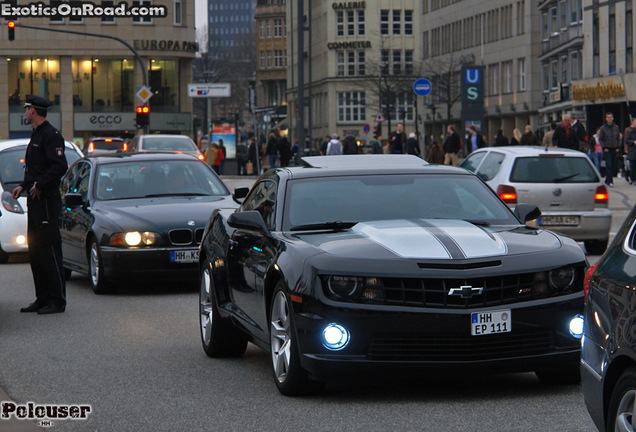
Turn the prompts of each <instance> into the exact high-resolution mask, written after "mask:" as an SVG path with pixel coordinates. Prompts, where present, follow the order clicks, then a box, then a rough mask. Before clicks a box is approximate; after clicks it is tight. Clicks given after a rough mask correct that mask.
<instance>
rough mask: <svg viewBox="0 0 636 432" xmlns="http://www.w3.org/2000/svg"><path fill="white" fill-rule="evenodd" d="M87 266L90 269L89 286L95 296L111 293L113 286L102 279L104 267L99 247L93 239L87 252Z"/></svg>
mask: <svg viewBox="0 0 636 432" xmlns="http://www.w3.org/2000/svg"><path fill="white" fill-rule="evenodd" d="M88 265H89V267H90V274H89V275H90V279H91V286H92V287H93V291H94V292H95V294H110V293H112V292H113V290H114V288H113V285H112V284H110V283H109V282H108V281H107V280H106V278H105V277H104V265H103V263H102V256H101V253H100V252H99V246H98V245H97V241H96V240H95V239H93V240H92V241H91V245H90V249H89V251H88Z"/></svg>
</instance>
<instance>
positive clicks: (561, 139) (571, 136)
mask: <svg viewBox="0 0 636 432" xmlns="http://www.w3.org/2000/svg"><path fill="white" fill-rule="evenodd" d="M552 144H553V145H554V147H561V148H569V149H574V150H577V149H578V148H579V143H578V140H577V139H576V131H575V130H572V126H571V125H570V116H569V115H567V114H566V115H564V116H563V120H562V121H561V124H560V125H559V127H558V128H556V130H555V131H554V135H552Z"/></svg>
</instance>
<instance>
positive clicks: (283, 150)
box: [278, 137, 292, 167]
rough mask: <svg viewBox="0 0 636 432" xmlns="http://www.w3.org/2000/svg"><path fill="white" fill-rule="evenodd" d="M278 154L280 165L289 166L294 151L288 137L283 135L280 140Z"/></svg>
mask: <svg viewBox="0 0 636 432" xmlns="http://www.w3.org/2000/svg"><path fill="white" fill-rule="evenodd" d="M278 154H279V156H278V157H279V159H280V166H281V167H286V166H289V160H290V159H291V157H292V151H291V147H290V145H289V141H288V140H287V137H282V138H281V139H279V140H278Z"/></svg>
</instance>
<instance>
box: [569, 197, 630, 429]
mask: <svg viewBox="0 0 636 432" xmlns="http://www.w3.org/2000/svg"><path fill="white" fill-rule="evenodd" d="M584 288H585V294H586V304H585V334H584V336H583V346H582V352H581V378H582V383H583V395H584V398H585V404H586V406H587V409H588V411H589V413H590V415H591V416H592V419H593V420H594V423H596V426H597V427H598V429H599V430H600V431H608V432H609V431H612V432H613V431H633V430H635V429H636V414H635V413H636V313H634V306H635V305H636V207H634V208H633V209H632V211H631V213H630V214H629V215H628V216H627V218H626V219H625V222H624V223H623V225H622V226H621V228H620V229H619V230H618V233H617V234H616V237H615V238H614V240H613V241H612V244H611V245H610V246H609V248H608V249H607V251H606V252H605V254H604V255H603V256H602V257H601V259H600V260H599V262H598V263H597V264H596V265H594V266H592V267H591V268H590V269H589V270H588V271H587V274H586V277H585V283H584Z"/></svg>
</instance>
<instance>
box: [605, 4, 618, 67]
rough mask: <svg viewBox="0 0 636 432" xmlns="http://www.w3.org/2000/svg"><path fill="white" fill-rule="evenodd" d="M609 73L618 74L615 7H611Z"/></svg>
mask: <svg viewBox="0 0 636 432" xmlns="http://www.w3.org/2000/svg"><path fill="white" fill-rule="evenodd" d="M607 30H608V32H609V73H610V75H614V74H615V73H616V13H615V6H614V5H610V16H609V25H608V29H607Z"/></svg>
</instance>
